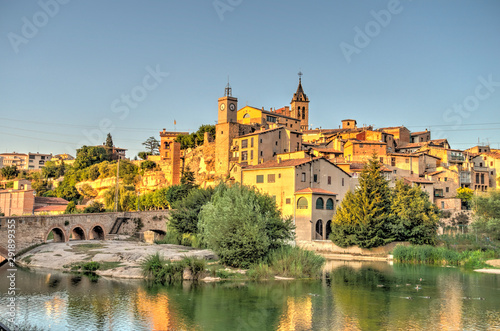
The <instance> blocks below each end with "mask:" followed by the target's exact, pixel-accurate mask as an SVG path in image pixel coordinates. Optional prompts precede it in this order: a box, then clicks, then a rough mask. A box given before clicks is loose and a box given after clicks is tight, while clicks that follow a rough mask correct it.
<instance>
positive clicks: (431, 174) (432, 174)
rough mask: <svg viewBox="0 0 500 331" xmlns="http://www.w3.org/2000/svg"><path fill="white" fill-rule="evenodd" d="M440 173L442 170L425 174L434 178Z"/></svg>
mask: <svg viewBox="0 0 500 331" xmlns="http://www.w3.org/2000/svg"><path fill="white" fill-rule="evenodd" d="M442 172H444V170H438V171H434V172H431V173H430V174H427V176H436V175H439V174H440V173H442Z"/></svg>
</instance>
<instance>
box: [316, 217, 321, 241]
mask: <svg viewBox="0 0 500 331" xmlns="http://www.w3.org/2000/svg"><path fill="white" fill-rule="evenodd" d="M314 239H316V240H321V239H323V221H322V220H317V221H316V233H315V238H314Z"/></svg>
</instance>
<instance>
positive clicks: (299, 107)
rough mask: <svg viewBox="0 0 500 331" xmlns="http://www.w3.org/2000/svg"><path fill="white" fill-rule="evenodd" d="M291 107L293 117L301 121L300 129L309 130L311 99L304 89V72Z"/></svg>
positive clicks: (300, 76)
mask: <svg viewBox="0 0 500 331" xmlns="http://www.w3.org/2000/svg"><path fill="white" fill-rule="evenodd" d="M290 105H291V116H292V117H295V118H296V119H298V120H300V129H301V130H308V129H309V98H308V97H307V95H306V94H305V93H304V90H303V89H302V72H299V86H298V87H297V92H295V94H294V95H293V98H292V102H290Z"/></svg>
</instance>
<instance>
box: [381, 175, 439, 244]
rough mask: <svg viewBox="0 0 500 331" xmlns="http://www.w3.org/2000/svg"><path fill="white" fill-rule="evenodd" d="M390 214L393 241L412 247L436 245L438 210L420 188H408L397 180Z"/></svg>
mask: <svg viewBox="0 0 500 331" xmlns="http://www.w3.org/2000/svg"><path fill="white" fill-rule="evenodd" d="M391 213H392V216H393V217H392V219H393V222H392V229H391V231H392V235H393V236H394V238H395V240H398V241H409V242H410V243H412V244H414V245H434V244H435V243H436V236H437V227H438V222H439V210H438V208H437V207H436V205H434V204H433V203H432V202H431V201H430V200H429V196H428V194H427V193H426V192H425V191H423V190H422V189H421V188H420V186H415V187H410V186H409V185H408V184H406V183H404V182H403V181H402V180H398V181H397V182H396V186H395V188H394V190H393V194H392V205H391Z"/></svg>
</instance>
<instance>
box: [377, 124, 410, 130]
mask: <svg viewBox="0 0 500 331" xmlns="http://www.w3.org/2000/svg"><path fill="white" fill-rule="evenodd" d="M394 129H406V127H405V126H403V125H400V126H388V127H385V128H380V129H379V130H380V131H383V130H394Z"/></svg>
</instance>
